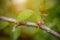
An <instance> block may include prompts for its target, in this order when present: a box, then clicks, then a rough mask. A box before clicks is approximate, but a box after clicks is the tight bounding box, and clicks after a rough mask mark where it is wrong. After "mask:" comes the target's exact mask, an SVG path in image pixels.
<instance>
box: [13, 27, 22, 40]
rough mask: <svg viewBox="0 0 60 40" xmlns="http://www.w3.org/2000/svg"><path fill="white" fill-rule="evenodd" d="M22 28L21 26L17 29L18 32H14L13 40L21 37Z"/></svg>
mask: <svg viewBox="0 0 60 40" xmlns="http://www.w3.org/2000/svg"><path fill="white" fill-rule="evenodd" d="M20 33H21V28H20V26H19V27H17V28H16V31H15V32H13V40H17V38H18V37H19V36H20Z"/></svg>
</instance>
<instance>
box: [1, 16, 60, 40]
mask: <svg viewBox="0 0 60 40" xmlns="http://www.w3.org/2000/svg"><path fill="white" fill-rule="evenodd" d="M0 19H1V20H5V21H8V22H13V23H17V22H16V20H15V19H12V18H7V17H4V16H0ZM20 25H25V26H30V27H37V26H39V28H41V29H42V30H44V31H46V32H48V33H50V34H52V35H54V36H55V37H57V38H59V39H60V34H58V33H57V32H55V31H53V30H51V29H50V28H48V27H47V26H45V25H44V24H42V25H38V24H37V23H32V22H19V23H18V26H20Z"/></svg>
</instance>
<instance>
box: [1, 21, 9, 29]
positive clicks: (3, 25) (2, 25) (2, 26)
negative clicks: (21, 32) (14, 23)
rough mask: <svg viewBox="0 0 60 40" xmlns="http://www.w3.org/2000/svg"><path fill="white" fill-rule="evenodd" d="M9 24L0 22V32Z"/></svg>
mask: <svg viewBox="0 0 60 40" xmlns="http://www.w3.org/2000/svg"><path fill="white" fill-rule="evenodd" d="M8 24H9V23H8V22H5V21H2V20H0V30H2V29H4V28H6V27H7V25H8Z"/></svg>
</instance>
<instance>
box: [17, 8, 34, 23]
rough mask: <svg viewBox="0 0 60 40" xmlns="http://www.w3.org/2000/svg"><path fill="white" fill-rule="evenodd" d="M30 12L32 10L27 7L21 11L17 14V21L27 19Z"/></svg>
mask: <svg viewBox="0 0 60 40" xmlns="http://www.w3.org/2000/svg"><path fill="white" fill-rule="evenodd" d="M32 14H33V11H32V10H29V9H27V10H24V11H22V12H21V13H19V14H18V16H17V22H21V21H25V20H27V19H28V18H29V17H30V16H31V15H32Z"/></svg>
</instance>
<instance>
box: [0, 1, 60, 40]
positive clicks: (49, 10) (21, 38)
mask: <svg viewBox="0 0 60 40" xmlns="http://www.w3.org/2000/svg"><path fill="white" fill-rule="evenodd" d="M44 14H47V15H46V16H47V17H46V21H45V25H47V26H48V27H49V28H51V29H53V30H54V31H56V32H58V33H59V34H60V0H23V1H22V0H0V16H5V17H9V18H15V19H16V21H17V22H21V21H30V22H37V21H38V20H43V16H44ZM14 25H15V23H10V22H6V21H3V20H0V40H60V39H58V38H56V37H55V36H53V35H51V34H49V33H47V32H46V31H44V30H41V29H39V28H34V27H28V26H24V25H22V26H18V27H17V28H16V32H13V31H12V29H13V26H14Z"/></svg>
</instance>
